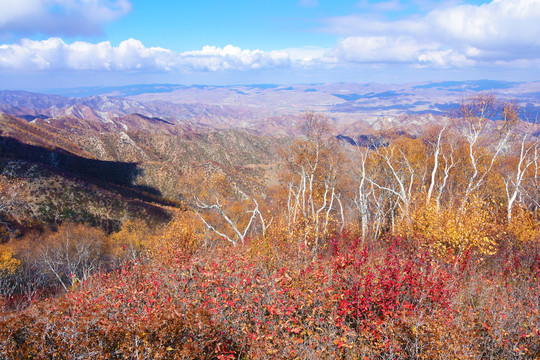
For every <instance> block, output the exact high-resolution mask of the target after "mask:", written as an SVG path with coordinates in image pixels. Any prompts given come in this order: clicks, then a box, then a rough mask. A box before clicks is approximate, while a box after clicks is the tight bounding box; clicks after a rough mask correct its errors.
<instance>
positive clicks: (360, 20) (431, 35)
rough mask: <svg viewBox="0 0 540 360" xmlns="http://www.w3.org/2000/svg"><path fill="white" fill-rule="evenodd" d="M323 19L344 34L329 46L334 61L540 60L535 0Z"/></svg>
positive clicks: (539, 7)
mask: <svg viewBox="0 0 540 360" xmlns="http://www.w3.org/2000/svg"><path fill="white" fill-rule="evenodd" d="M393 3H395V2H387V4H389V5H392V4H393ZM325 22H326V26H325V27H324V28H323V29H322V30H323V31H325V32H329V33H334V34H338V35H341V36H343V38H342V39H341V40H340V41H339V42H338V43H337V45H336V47H335V48H334V49H333V51H334V55H335V56H336V58H337V60H338V61H352V62H360V63H362V62H377V61H379V62H383V63H403V62H405V63H410V64H416V65H428V64H431V65H434V66H440V67H462V66H471V65H475V64H477V65H481V64H492V65H495V64H504V63H508V64H522V65H524V64H538V59H539V58H540V1H539V0H493V1H492V2H491V3H488V4H483V5H480V6H476V5H466V4H464V5H457V6H456V5H454V6H445V7H443V8H438V9H435V10H432V11H430V12H428V13H427V14H426V15H424V16H412V17H408V18H407V17H405V18H401V19H398V20H387V19H380V18H376V17H374V16H372V15H365V14H361V15H350V16H343V17H334V18H329V19H326V21H325Z"/></svg>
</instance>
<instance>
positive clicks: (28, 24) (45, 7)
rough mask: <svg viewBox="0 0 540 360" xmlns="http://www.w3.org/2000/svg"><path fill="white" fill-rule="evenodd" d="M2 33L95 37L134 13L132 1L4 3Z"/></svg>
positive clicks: (5, 0) (1, 6) (29, 0)
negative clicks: (106, 27)
mask: <svg viewBox="0 0 540 360" xmlns="http://www.w3.org/2000/svg"><path fill="white" fill-rule="evenodd" d="M0 9H2V10H1V11H0V33H22V34H34V33H41V34H46V35H94V34H99V33H100V32H101V31H102V27H103V25H104V24H106V23H108V22H110V21H113V20H116V19H118V18H119V17H121V16H124V15H125V14H127V13H128V12H129V11H131V3H130V2H129V0H0Z"/></svg>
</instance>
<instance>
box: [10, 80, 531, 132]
mask: <svg viewBox="0 0 540 360" xmlns="http://www.w3.org/2000/svg"><path fill="white" fill-rule="evenodd" d="M59 92H60V93H62V94H66V95H82V94H84V95H91V96H88V97H69V96H61V95H47V94H36V93H30V92H24V91H0V111H2V112H4V113H6V114H10V115H14V116H17V117H20V118H22V119H25V120H27V121H41V120H45V119H49V118H55V119H58V118H62V117H66V116H67V117H69V118H72V119H84V120H85V121H99V122H102V123H108V124H112V125H114V124H117V123H122V124H123V125H122V126H124V127H129V126H130V125H129V124H127V123H125V122H123V120H121V118H123V117H126V116H130V115H132V114H138V115H141V116H143V117H146V118H148V119H154V120H156V121H163V122H165V123H171V124H173V123H174V124H182V125H183V126H186V127H188V128H189V129H192V130H198V131H202V130H204V129H230V128H245V129H251V130H256V131H260V132H262V133H266V134H272V135H287V134H290V133H291V132H293V131H294V124H295V123H296V122H295V119H296V118H297V117H298V115H299V114H301V112H303V111H305V110H314V111H319V112H324V113H326V114H327V115H328V116H329V117H330V118H331V119H332V120H333V121H334V123H335V125H336V128H337V129H338V132H341V131H348V130H349V129H350V130H352V129H355V128H364V129H367V128H371V127H373V126H375V127H376V126H377V123H380V121H381V120H382V119H384V120H385V121H387V122H388V121H390V122H392V123H393V124H394V125H400V122H401V121H402V120H403V118H404V117H403V115H408V116H417V117H418V118H419V119H420V122H429V121H437V116H443V115H444V114H445V113H446V112H447V111H448V110H449V109H452V108H453V107H455V106H456V104H457V103H459V101H460V100H462V99H463V98H465V97H467V96H470V95H473V94H478V93H493V94H494V95H495V96H497V97H499V98H502V99H508V100H510V99H513V100H514V99H515V100H517V101H518V102H519V103H520V104H521V105H522V106H523V107H526V108H527V111H528V112H529V113H530V114H538V112H539V111H540V82H538V81H536V82H521V83H520V82H505V81H494V80H477V81H442V82H423V83H409V84H391V85H384V84H375V83H366V84H357V83H334V84H300V85H274V84H259V85H236V86H203V85H192V86H185V85H174V84H155V85H151V84H150V85H131V86H121V87H98V88H82V89H71V90H59ZM359 123H362V124H363V125H359ZM131 126H132V128H130V129H133V127H135V128H136V127H137V126H142V127H143V128H145V129H149V126H148V123H144V122H138V123H137V124H131Z"/></svg>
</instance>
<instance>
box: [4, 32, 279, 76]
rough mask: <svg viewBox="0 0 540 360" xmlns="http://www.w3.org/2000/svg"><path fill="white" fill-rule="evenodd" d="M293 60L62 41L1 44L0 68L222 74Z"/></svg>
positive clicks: (236, 51)
mask: <svg viewBox="0 0 540 360" xmlns="http://www.w3.org/2000/svg"><path fill="white" fill-rule="evenodd" d="M289 62H290V57H289V55H288V54H287V53H285V52H281V51H272V52H264V51H261V50H242V49H240V48H238V47H235V46H232V45H227V46H225V47H223V48H219V47H215V46H205V47H203V48H202V49H201V50H197V51H186V52H182V53H177V52H173V51H171V50H168V49H163V48H159V47H145V46H144V45H143V44H142V43H141V42H140V41H138V40H135V39H129V40H125V41H123V42H121V43H120V44H119V45H118V46H112V45H111V43H110V42H108V41H104V42H100V43H97V44H92V43H89V42H84V41H77V42H73V43H72V44H66V43H65V42H64V41H63V40H62V39H60V38H50V39H47V40H40V41H36V40H28V39H24V40H22V41H21V42H19V43H17V44H11V45H0V68H5V69H15V70H25V71H39V70H90V71H171V70H180V71H185V72H193V71H220V70H249V69H261V68H272V67H278V66H287V65H289Z"/></svg>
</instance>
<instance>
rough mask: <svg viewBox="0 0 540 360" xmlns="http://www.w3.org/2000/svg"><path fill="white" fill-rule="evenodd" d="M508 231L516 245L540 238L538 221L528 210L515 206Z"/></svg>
mask: <svg viewBox="0 0 540 360" xmlns="http://www.w3.org/2000/svg"><path fill="white" fill-rule="evenodd" d="M508 232H509V234H510V235H511V236H512V238H513V239H514V240H515V242H516V243H517V244H518V245H525V244H527V243H531V242H538V241H539V240H540V222H539V221H538V219H537V218H535V217H534V216H533V214H531V213H530V212H529V211H527V210H526V209H523V208H521V207H515V208H514V210H513V212H512V220H511V221H510V223H509V224H508Z"/></svg>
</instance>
